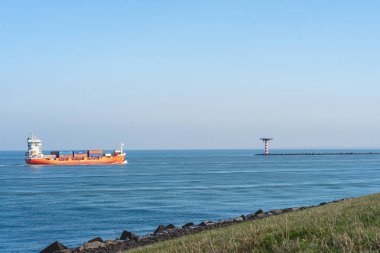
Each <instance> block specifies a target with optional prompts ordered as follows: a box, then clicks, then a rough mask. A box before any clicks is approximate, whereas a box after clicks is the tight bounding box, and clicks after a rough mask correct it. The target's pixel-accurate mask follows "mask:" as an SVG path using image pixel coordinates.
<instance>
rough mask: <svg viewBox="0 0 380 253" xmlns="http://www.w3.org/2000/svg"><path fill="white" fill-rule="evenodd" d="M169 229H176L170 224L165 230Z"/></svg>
mask: <svg viewBox="0 0 380 253" xmlns="http://www.w3.org/2000/svg"><path fill="white" fill-rule="evenodd" d="M169 229H175V226H174V225H173V224H169V225H167V226H166V227H165V230H169Z"/></svg>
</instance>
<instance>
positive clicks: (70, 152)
mask: <svg viewBox="0 0 380 253" xmlns="http://www.w3.org/2000/svg"><path fill="white" fill-rule="evenodd" d="M59 154H60V155H72V154H73V151H59Z"/></svg>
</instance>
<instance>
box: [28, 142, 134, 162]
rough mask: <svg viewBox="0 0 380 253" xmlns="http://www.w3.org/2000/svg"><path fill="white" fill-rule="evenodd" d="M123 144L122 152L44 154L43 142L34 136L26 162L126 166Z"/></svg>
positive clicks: (61, 152)
mask: <svg viewBox="0 0 380 253" xmlns="http://www.w3.org/2000/svg"><path fill="white" fill-rule="evenodd" d="M125 155H126V154H125V153H123V144H121V148H120V150H114V151H113V152H111V153H104V152H103V150H74V151H51V152H50V154H43V153H42V142H41V140H39V139H37V138H36V137H35V136H34V135H32V136H31V137H30V138H28V152H26V159H25V162H26V163H27V164H31V165H97V164H103V165H104V164H125V163H127V160H126V159H125Z"/></svg>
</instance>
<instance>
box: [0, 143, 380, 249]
mask: <svg viewBox="0 0 380 253" xmlns="http://www.w3.org/2000/svg"><path fill="white" fill-rule="evenodd" d="M313 151H315V150H272V152H281V153H282V152H313ZM350 151H357V152H379V150H317V152H350ZM261 152H262V151H261V150H165V151H157V150H156V151H129V152H128V153H127V159H128V164H126V165H108V166H103V165H98V166H72V167H70V166H69V167H66V166H28V165H26V164H25V163H24V160H23V158H24V157H23V155H24V152H21V151H9V152H6V151H2V152H0V252H23V253H24V252H39V251H40V250H41V249H43V248H45V247H46V246H47V245H49V244H50V243H52V242H54V241H56V240H58V241H60V242H62V243H63V244H65V245H66V246H69V247H75V246H79V245H81V244H82V243H84V242H85V241H87V240H89V239H92V238H93V237H96V236H101V237H102V238H103V239H115V238H116V237H118V236H120V234H121V232H122V231H123V230H124V229H126V230H129V231H132V232H134V233H137V234H146V233H150V232H152V231H154V229H155V228H156V227H157V226H158V225H159V224H168V223H173V224H175V225H182V224H184V223H187V222H190V221H192V222H194V223H197V222H201V221H203V220H220V219H226V218H233V217H236V216H239V215H241V214H247V213H251V212H254V211H256V210H257V209H260V208H262V209H264V210H269V209H275V208H284V207H296V206H303V205H315V204H319V203H320V202H323V201H331V200H335V199H339V198H345V197H355V196H361V195H365V194H371V193H376V192H379V190H380V176H379V175H380V173H379V172H380V155H357V156H356V155H351V156H269V157H265V156H257V155H255V154H257V153H261Z"/></svg>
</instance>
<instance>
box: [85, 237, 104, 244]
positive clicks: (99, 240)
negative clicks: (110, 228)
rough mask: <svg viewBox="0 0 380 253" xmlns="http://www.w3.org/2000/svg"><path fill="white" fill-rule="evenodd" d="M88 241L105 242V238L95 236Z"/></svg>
mask: <svg viewBox="0 0 380 253" xmlns="http://www.w3.org/2000/svg"><path fill="white" fill-rule="evenodd" d="M88 242H90V243H91V242H103V239H102V238H100V237H99V236H98V237H95V238H94V239H91V240H89V241H88Z"/></svg>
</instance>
